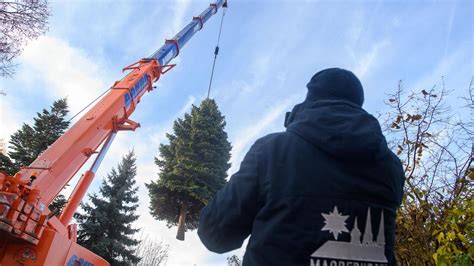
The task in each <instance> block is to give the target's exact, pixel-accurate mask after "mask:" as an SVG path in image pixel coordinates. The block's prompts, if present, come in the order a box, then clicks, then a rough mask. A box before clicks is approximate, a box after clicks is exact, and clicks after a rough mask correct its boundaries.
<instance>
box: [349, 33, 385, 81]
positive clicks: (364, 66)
mask: <svg viewBox="0 0 474 266" xmlns="http://www.w3.org/2000/svg"><path fill="white" fill-rule="evenodd" d="M389 44H390V42H389V41H388V40H382V41H379V42H376V43H375V44H374V45H372V47H371V49H370V50H369V51H367V52H366V53H364V54H362V55H361V56H359V58H358V59H357V63H356V66H355V68H354V73H355V74H356V75H357V76H358V77H359V79H361V80H363V79H364V78H366V75H367V73H370V72H371V69H372V68H373V67H375V66H376V65H377V64H378V62H379V61H378V59H379V58H380V57H381V51H382V50H383V49H384V48H386V47H387V46H388V45H389Z"/></svg>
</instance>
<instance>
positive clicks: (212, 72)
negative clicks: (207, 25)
mask: <svg viewBox="0 0 474 266" xmlns="http://www.w3.org/2000/svg"><path fill="white" fill-rule="evenodd" d="M226 7H227V6H224V8H223V10H222V18H221V25H220V26H219V35H218V37H217V44H216V49H215V50H214V62H213V63H212V70H211V77H210V79H209V88H208V89H207V99H209V95H210V94H211V86H212V79H213V77H214V68H215V67H216V61H217V55H218V54H219V41H220V40H221V32H222V24H224V16H225V12H226V10H227V8H226Z"/></svg>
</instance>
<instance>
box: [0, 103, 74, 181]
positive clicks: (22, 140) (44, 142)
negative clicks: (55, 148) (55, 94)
mask: <svg viewBox="0 0 474 266" xmlns="http://www.w3.org/2000/svg"><path fill="white" fill-rule="evenodd" d="M68 112H69V110H68V105H67V100H66V99H59V100H57V101H55V102H54V103H53V105H52V106H51V108H50V110H49V111H48V110H46V109H43V111H42V112H41V113H37V117H35V118H34V124H33V126H30V125H28V124H26V123H25V124H23V126H22V127H21V129H19V130H17V131H16V132H15V133H13V135H12V136H11V138H10V142H9V143H10V151H9V152H8V157H7V156H1V157H0V167H1V168H4V169H5V170H6V171H7V173H8V174H10V175H14V174H15V173H16V172H18V170H19V169H20V167H21V166H28V165H30V164H31V163H32V162H33V161H34V160H35V159H36V158H37V157H38V156H39V155H40V154H41V153H42V152H43V151H44V150H46V148H48V146H49V145H51V144H53V142H54V141H56V139H58V138H59V137H60V136H61V135H62V134H63V133H64V131H66V129H67V128H68V126H69V121H66V119H65V118H66V115H67V114H68Z"/></svg>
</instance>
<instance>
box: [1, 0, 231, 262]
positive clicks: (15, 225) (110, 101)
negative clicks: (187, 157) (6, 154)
mask: <svg viewBox="0 0 474 266" xmlns="http://www.w3.org/2000/svg"><path fill="white" fill-rule="evenodd" d="M221 7H227V0H218V1H217V2H216V3H213V4H211V5H210V6H209V7H208V8H207V9H206V10H205V11H204V12H202V13H201V14H200V16H197V17H193V21H192V22H190V23H189V24H188V25H187V26H186V27H185V28H184V29H183V30H181V31H180V32H179V33H178V34H177V35H175V36H174V38H173V39H171V40H167V41H166V42H165V45H163V46H162V47H161V48H160V49H159V50H157V51H156V52H155V53H154V54H153V55H152V56H151V57H150V58H145V59H142V60H140V61H138V62H137V63H134V64H132V65H130V66H128V67H126V68H124V69H123V70H124V71H130V72H129V73H128V74H127V75H126V76H125V77H124V78H122V79H121V80H120V81H117V82H115V84H114V85H113V86H112V87H111V89H110V91H108V93H107V94H106V95H105V96H104V97H102V98H101V99H100V100H99V101H98V102H97V103H96V104H95V105H94V106H93V107H92V108H91V109H90V110H89V111H88V112H87V113H86V114H85V115H84V116H83V117H82V118H80V119H79V120H78V121H77V122H76V123H75V124H74V125H73V126H72V127H71V128H70V129H68V130H67V131H66V132H65V133H64V134H63V135H62V136H61V137H60V138H58V139H57V140H56V141H55V142H54V143H53V144H52V145H51V146H50V147H48V149H46V150H45V151H44V152H43V153H42V154H41V155H40V156H39V157H38V158H37V159H36V160H35V161H34V162H33V163H32V164H31V165H29V166H26V167H22V169H21V170H20V171H19V172H18V173H16V174H15V175H14V176H9V175H7V174H6V173H5V172H1V171H0V266H7V265H8V266H10V265H25V266H37V265H68V266H76V265H84V266H89V265H95V266H102V265H109V264H108V262H107V261H105V260H104V259H103V258H101V257H100V256H98V255H96V254H94V253H93V252H91V251H89V250H88V249H86V248H84V247H81V246H80V245H78V244H77V243H76V234H77V231H76V228H77V226H76V225H75V224H69V223H70V221H71V219H72V217H73V214H74V213H75V212H76V210H77V208H78V206H79V204H80V202H81V201H82V199H83V197H84V195H85V194H86V192H87V189H88V188H89V186H90V184H91V182H92V180H93V178H94V175H95V172H96V170H97V168H98V166H99V165H100V163H101V161H102V159H103V157H104V155H105V153H106V152H107V150H108V148H109V147H110V144H111V143H112V141H113V139H114V137H115V135H116V133H117V132H119V131H134V130H135V129H136V128H138V127H139V126H140V124H139V123H137V122H134V121H133V120H131V119H130V118H129V117H130V115H131V114H132V113H133V112H134V111H135V109H136V106H137V104H138V103H139V102H140V99H141V97H142V96H143V95H144V94H145V93H146V92H149V91H151V90H152V89H153V83H154V82H156V81H158V79H159V78H160V77H161V75H163V74H165V73H166V72H168V71H169V70H171V69H172V68H173V67H174V66H175V65H169V64H168V63H169V62H170V61H171V60H172V59H173V58H175V57H176V56H177V55H178V54H179V51H180V48H182V47H183V46H184V44H186V42H187V41H188V40H189V39H190V38H191V37H192V36H193V35H194V33H195V32H197V31H199V30H201V29H202V28H203V25H204V23H205V22H206V21H207V20H208V19H209V18H210V17H211V16H212V15H214V14H216V13H217V11H218V9H219V8H221ZM95 154H97V155H95ZM94 155H95V160H94V162H93V164H92V166H91V168H90V169H89V170H87V171H85V173H84V174H83V175H82V176H81V178H80V180H79V182H78V183H77V185H76V186H75V188H74V190H73V192H72V194H71V196H70V197H69V199H68V203H67V205H66V207H65V208H64V210H63V212H62V214H61V216H60V217H59V218H57V217H56V216H54V215H52V213H51V212H50V210H49V209H48V208H47V206H49V204H50V203H51V202H52V201H53V199H54V198H55V197H56V196H57V195H58V194H59V193H60V192H61V190H62V189H63V188H64V187H65V186H66V185H67V183H68V182H69V181H70V180H71V178H72V177H73V176H74V175H75V174H76V173H77V172H78V171H79V170H80V169H81V167H82V166H83V165H84V164H85V163H86V162H87V161H88V160H89V159H91V158H92V157H94Z"/></svg>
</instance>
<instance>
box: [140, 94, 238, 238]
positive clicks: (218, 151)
mask: <svg viewBox="0 0 474 266" xmlns="http://www.w3.org/2000/svg"><path fill="white" fill-rule="evenodd" d="M225 125H226V123H225V118H224V116H222V114H221V113H220V111H219V109H218V107H217V104H216V102H215V101H214V100H211V99H206V100H204V101H203V102H202V103H201V105H200V106H194V105H193V107H192V109H191V113H190V114H185V115H184V118H182V119H181V118H180V119H177V120H176V121H175V122H174V126H173V131H174V132H173V133H172V134H167V137H168V140H169V144H161V145H160V148H159V153H160V157H159V158H155V163H156V164H157V165H158V167H159V169H160V173H159V177H160V178H159V179H158V180H157V181H156V182H151V183H150V184H147V187H148V191H149V195H150V204H151V206H150V212H151V214H152V215H153V216H154V217H155V218H156V219H157V220H162V221H166V222H167V225H168V227H172V226H175V225H177V226H178V232H177V236H176V238H177V239H179V240H184V235H185V231H186V230H194V229H196V228H197V225H198V220H199V211H200V210H201V209H202V208H203V207H204V206H205V204H206V203H207V202H208V201H209V200H210V199H211V198H212V197H213V196H214V194H215V193H216V192H217V191H218V190H219V189H221V188H222V187H223V185H224V184H225V183H226V177H227V170H228V169H229V167H230V164H229V159H230V150H231V145H230V143H229V141H228V140H227V133H226V132H225V130H224V128H225Z"/></svg>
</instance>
